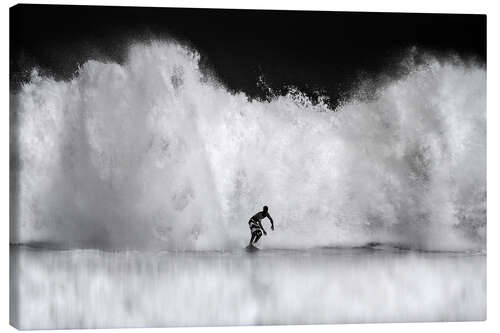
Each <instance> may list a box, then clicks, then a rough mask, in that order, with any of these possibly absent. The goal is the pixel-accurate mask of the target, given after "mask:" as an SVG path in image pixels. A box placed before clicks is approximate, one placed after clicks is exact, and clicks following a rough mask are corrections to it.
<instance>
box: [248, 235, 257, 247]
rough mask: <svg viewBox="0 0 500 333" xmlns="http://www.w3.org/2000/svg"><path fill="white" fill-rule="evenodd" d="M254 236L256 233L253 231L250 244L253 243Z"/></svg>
mask: <svg viewBox="0 0 500 333" xmlns="http://www.w3.org/2000/svg"><path fill="white" fill-rule="evenodd" d="M254 238H255V233H253V232H252V235H251V236H250V243H249V244H248V245H252V244H253V240H254Z"/></svg>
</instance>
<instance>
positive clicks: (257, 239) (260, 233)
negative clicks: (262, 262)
mask: <svg viewBox="0 0 500 333" xmlns="http://www.w3.org/2000/svg"><path fill="white" fill-rule="evenodd" d="M254 234H255V240H254V241H253V243H254V244H255V243H257V242H258V241H259V239H260V237H261V236H262V231H260V230H258V231H256V232H255V233H254Z"/></svg>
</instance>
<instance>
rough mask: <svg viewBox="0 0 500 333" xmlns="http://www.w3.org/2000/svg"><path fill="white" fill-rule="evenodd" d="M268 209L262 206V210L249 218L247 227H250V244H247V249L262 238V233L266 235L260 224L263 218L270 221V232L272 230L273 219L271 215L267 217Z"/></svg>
mask: <svg viewBox="0 0 500 333" xmlns="http://www.w3.org/2000/svg"><path fill="white" fill-rule="evenodd" d="M268 210H269V208H268V207H267V206H264V207H263V208H262V211H260V212H258V213H257V214H255V215H254V216H252V217H251V218H250V221H248V226H249V227H250V233H251V235H252V236H251V237H250V244H248V246H249V247H253V244H255V243H257V242H258V241H259V239H260V237H262V233H264V235H267V232H266V231H265V230H264V227H263V226H262V223H261V222H260V221H261V220H262V219H263V218H265V217H267V218H268V219H269V220H270V221H271V230H274V222H273V218H272V217H271V215H269V212H268Z"/></svg>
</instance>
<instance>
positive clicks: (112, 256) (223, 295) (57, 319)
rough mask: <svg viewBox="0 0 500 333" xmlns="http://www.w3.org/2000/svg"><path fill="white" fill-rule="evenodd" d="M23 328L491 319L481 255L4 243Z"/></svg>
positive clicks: (17, 322) (15, 312)
mask: <svg viewBox="0 0 500 333" xmlns="http://www.w3.org/2000/svg"><path fill="white" fill-rule="evenodd" d="M11 250H12V252H11V264H12V266H11V270H10V272H11V284H12V287H11V292H12V295H11V311H12V315H11V323H12V324H13V325H14V326H15V327H17V328H21V329H55V328H61V329H62V328H112V327H165V326H207V325H271V324H289V325H290V324H333V323H367V322H412V321H413V322H414V321H465V320H485V319H486V256H484V255H466V254H451V253H417V252H411V251H410V252H406V251H402V252H401V251H395V252H390V251H370V250H352V249H350V250H345V249H344V250H334V249H330V250H320V249H313V250H306V251H294V250H291V251H290V250H289V251H275V250H274V251H260V252H258V253H252V254H248V253H245V252H244V251H242V250H235V251H232V252H225V253H222V252H219V253H217V252H205V251H203V252H178V253H173V252H170V253H162V254H152V253H147V252H103V251H96V250H70V251H46V250H30V249H25V248H12V249H11Z"/></svg>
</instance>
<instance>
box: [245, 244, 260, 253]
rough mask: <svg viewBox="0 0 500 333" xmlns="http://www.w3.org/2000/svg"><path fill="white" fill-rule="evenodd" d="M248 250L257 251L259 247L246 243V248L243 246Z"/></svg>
mask: <svg viewBox="0 0 500 333" xmlns="http://www.w3.org/2000/svg"><path fill="white" fill-rule="evenodd" d="M245 249H246V250H247V251H248V252H255V251H259V250H260V249H259V248H258V247H255V246H253V245H248V246H247V247H246V248H245Z"/></svg>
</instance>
